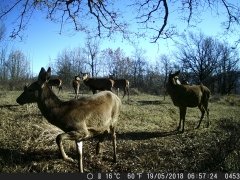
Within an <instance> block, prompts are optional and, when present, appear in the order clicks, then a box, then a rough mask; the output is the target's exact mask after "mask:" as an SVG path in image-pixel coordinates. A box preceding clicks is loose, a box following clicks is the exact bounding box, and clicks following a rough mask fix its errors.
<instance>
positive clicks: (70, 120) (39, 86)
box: [16, 67, 121, 172]
mask: <svg viewBox="0 0 240 180" xmlns="http://www.w3.org/2000/svg"><path fill="white" fill-rule="evenodd" d="M50 75H51V68H50V67H49V68H48V70H47V71H45V69H44V68H41V71H40V72H39V76H38V80H37V81H36V82H33V83H32V84H31V85H30V86H29V87H26V88H25V89H24V92H23V93H22V94H21V95H20V96H19V97H18V98H17V100H16V101H17V103H19V104H20V105H23V104H26V103H33V102H37V105H38V108H39V109H40V111H41V113H42V115H43V116H44V117H45V118H46V119H47V120H48V122H49V123H51V124H53V125H55V126H56V127H58V128H60V129H61V130H63V131H64V133H62V134H59V135H58V136H57V138H56V142H57V145H58V147H59V149H60V152H61V155H62V157H63V159H64V160H67V161H71V162H73V159H72V158H70V157H68V156H67V155H66V153H65V151H64V147H63V141H65V140H73V141H75V142H76V146H77V149H78V153H79V161H78V162H79V170H80V172H83V163H82V142H83V141H85V140H87V139H89V138H92V137H96V136H97V137H98V139H99V142H98V143H97V147H96V152H97V153H100V152H101V143H102V142H103V140H104V136H105V135H106V134H108V133H111V135H112V142H113V152H114V153H113V160H114V162H116V158H117V156H116V134H115V127H116V123H117V120H118V116H119V113H120V107H121V100H120V99H119V98H118V96H117V95H115V94H114V93H112V92H110V91H103V92H100V93H98V94H95V95H92V96H90V97H82V98H80V99H78V100H75V99H74V100H70V101H61V100H60V99H59V98H58V97H57V96H56V95H55V94H54V93H53V91H52V90H51V89H50V88H49V85H48V80H49V78H50Z"/></svg>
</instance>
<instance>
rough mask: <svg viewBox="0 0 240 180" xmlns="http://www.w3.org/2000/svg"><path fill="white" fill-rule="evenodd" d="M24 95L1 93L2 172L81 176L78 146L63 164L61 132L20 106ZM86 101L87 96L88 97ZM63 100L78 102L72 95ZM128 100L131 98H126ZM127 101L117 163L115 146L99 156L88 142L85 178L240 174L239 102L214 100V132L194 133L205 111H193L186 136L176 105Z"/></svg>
mask: <svg viewBox="0 0 240 180" xmlns="http://www.w3.org/2000/svg"><path fill="white" fill-rule="evenodd" d="M20 93H21V92H19V91H11V92H4V91H1V92H0V99H1V101H0V117H1V121H0V172H4V173H30V172H31V173H32V172H34V173H35V172H36V173H38V172H48V173H58V172H61V173H62V172H68V173H72V172H78V167H77V152H76V147H75V144H74V143H73V142H64V147H65V149H66V152H67V154H68V155H69V156H71V157H73V158H74V159H75V160H76V162H74V163H69V162H65V161H63V160H62V158H61V156H60V153H59V150H58V148H57V145H56V142H55V138H56V136H57V135H58V134H59V133H62V131H61V130H59V129H58V128H56V127H55V126H53V125H51V124H49V123H48V122H47V121H46V119H45V118H43V117H42V115H41V113H40V111H39V110H38V108H37V105H36V104H31V105H24V106H20V105H18V104H17V103H16V98H17V97H18V96H19V95H20ZM85 95H86V94H85ZM59 96H60V99H63V100H68V99H71V98H73V97H74V94H72V92H66V91H65V92H64V93H63V94H60V95H59ZM126 99H127V98H126ZM126 99H124V100H123V108H122V111H121V114H120V118H119V124H118V128H117V158H118V160H117V163H113V162H112V154H113V152H112V146H111V141H109V140H107V141H105V143H104V153H103V155H102V157H101V156H97V155H96V154H95V146H96V140H94V139H93V140H89V141H86V142H84V147H83V148H84V160H83V163H84V171H85V172H166V171H168V172H213V171H214V172H236V171H239V170H240V141H239V138H240V120H239V117H240V109H239V106H240V97H239V96H236V95H229V96H223V97H220V96H213V97H211V99H210V105H209V109H210V122H211V124H210V127H209V128H206V121H205V119H204V120H203V122H202V125H201V127H200V128H199V129H194V127H195V126H196V124H197V122H198V120H199V118H200V111H199V110H198V109H197V108H188V110H187V116H186V122H185V132H184V133H177V132H176V131H174V130H175V129H176V127H177V125H178V119H179V112H178V109H177V108H176V107H175V106H174V105H173V103H172V101H171V99H170V98H169V97H166V100H163V97H162V96H152V95H148V94H140V95H134V96H131V98H130V101H129V102H127V100H126Z"/></svg>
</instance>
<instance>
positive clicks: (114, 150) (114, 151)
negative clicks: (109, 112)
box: [110, 126, 117, 163]
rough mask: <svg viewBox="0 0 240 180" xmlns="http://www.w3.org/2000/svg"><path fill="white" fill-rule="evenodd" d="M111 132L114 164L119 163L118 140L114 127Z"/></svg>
mask: <svg viewBox="0 0 240 180" xmlns="http://www.w3.org/2000/svg"><path fill="white" fill-rule="evenodd" d="M110 131H111V134H112V143H113V162H115V163H116V162H117V154H116V150H117V140H116V133H115V128H114V127H113V126H111V127H110Z"/></svg>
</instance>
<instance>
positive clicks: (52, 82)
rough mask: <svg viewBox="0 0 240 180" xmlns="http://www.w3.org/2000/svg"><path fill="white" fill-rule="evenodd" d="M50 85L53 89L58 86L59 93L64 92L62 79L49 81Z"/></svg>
mask: <svg viewBox="0 0 240 180" xmlns="http://www.w3.org/2000/svg"><path fill="white" fill-rule="evenodd" d="M48 85H49V86H50V87H51V89H52V87H53V86H56V87H57V88H58V93H59V92H60V91H61V90H62V80H61V79H60V78H55V79H49V81H48Z"/></svg>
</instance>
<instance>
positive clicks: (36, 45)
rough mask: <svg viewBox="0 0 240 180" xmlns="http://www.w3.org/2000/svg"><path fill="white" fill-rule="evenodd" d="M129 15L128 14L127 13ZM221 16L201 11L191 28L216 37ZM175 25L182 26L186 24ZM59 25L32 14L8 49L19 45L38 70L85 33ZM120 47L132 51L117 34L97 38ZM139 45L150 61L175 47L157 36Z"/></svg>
mask: <svg viewBox="0 0 240 180" xmlns="http://www.w3.org/2000/svg"><path fill="white" fill-rule="evenodd" d="M172 14H173V15H171V14H170V17H169V22H171V21H173V22H174V21H179V19H177V17H176V16H177V15H176V14H175V15H174V13H172ZM15 16H16V14H14V13H12V14H11V15H10V17H9V18H14V17H15ZM129 16H131V15H130V14H129ZM222 18H223V17H222V16H221V15H218V16H216V15H213V14H211V12H209V13H205V14H204V16H202V19H204V21H203V22H202V23H199V24H198V25H197V27H196V28H194V29H193V30H194V31H195V32H200V31H201V32H203V33H204V34H205V35H208V36H217V37H218V38H220V39H221V38H224V37H223V35H222V34H220V33H222V32H223V31H222V28H221V25H220V20H221V19H222ZM178 26H179V27H180V28H181V27H186V25H181V22H179V23H178ZM6 27H7V31H10V30H12V29H11V28H9V29H8V27H11V24H7V26H6ZM59 30H60V25H59V24H55V23H53V22H51V21H49V20H46V18H44V16H42V15H41V14H38V13H37V14H35V15H34V16H32V18H31V19H30V21H29V25H28V26H27V29H26V30H25V31H24V38H23V40H22V41H20V40H19V39H15V40H12V39H11V40H10V41H9V44H10V45H9V47H10V49H19V50H21V51H23V52H24V54H25V55H26V56H27V57H28V58H29V60H30V61H31V62H30V63H31V69H32V71H33V75H36V74H38V72H39V70H40V68H41V67H45V68H47V66H48V65H49V64H50V63H53V62H54V59H55V58H56V57H57V55H58V54H59V53H60V52H61V51H62V50H64V49H66V48H70V49H72V48H75V47H84V43H85V41H86V40H85V38H86V35H85V34H84V33H82V32H73V31H71V32H65V33H63V34H61V35H60V34H59ZM236 38H237V37H234V36H233V37H228V41H229V43H233V42H234V40H236ZM118 47H120V48H121V49H123V51H124V52H125V53H126V55H128V56H131V55H133V53H134V47H133V46H132V45H131V44H130V43H129V42H127V41H123V40H122V38H121V37H118V36H116V37H115V38H114V39H111V40H110V39H102V40H101V41H100V49H101V50H103V49H106V48H112V49H117V48H118ZM139 47H140V48H142V49H144V50H146V54H145V55H146V57H147V59H149V60H150V61H153V62H154V61H155V60H156V58H158V57H159V56H160V55H161V54H167V55H169V54H171V53H172V52H173V51H174V50H176V44H175V42H174V41H172V40H170V39H169V40H163V39H160V40H159V41H158V43H151V42H150V40H146V39H140V40H139Z"/></svg>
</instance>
